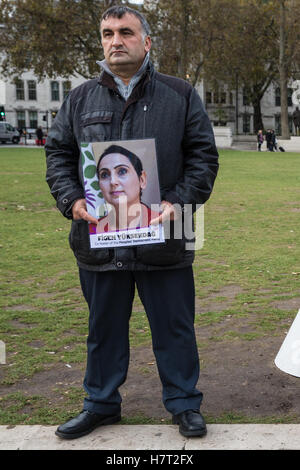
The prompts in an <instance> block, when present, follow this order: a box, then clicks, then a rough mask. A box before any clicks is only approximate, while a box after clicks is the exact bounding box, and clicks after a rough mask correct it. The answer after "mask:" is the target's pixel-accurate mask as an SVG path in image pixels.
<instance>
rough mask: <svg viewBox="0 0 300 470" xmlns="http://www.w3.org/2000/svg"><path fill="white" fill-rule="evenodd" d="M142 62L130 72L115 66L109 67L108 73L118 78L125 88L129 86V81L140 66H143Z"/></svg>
mask: <svg viewBox="0 0 300 470" xmlns="http://www.w3.org/2000/svg"><path fill="white" fill-rule="evenodd" d="M143 62H144V61H142V62H141V63H140V64H139V65H138V66H137V68H136V69H134V70H132V69H130V70H126V69H125V68H124V67H122V66H116V67H114V66H113V67H112V66H109V69H110V71H111V72H112V73H113V74H114V75H116V76H117V77H119V78H120V79H121V80H122V82H123V83H124V84H125V85H126V86H127V85H129V83H130V80H131V79H132V77H133V76H134V75H135V74H136V73H137V72H138V71H139V70H140V68H141V66H142V64H143Z"/></svg>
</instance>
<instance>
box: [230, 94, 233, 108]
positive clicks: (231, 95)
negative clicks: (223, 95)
mask: <svg viewBox="0 0 300 470" xmlns="http://www.w3.org/2000/svg"><path fill="white" fill-rule="evenodd" d="M229 104H230V105H233V93H232V91H231V92H230V93H229Z"/></svg>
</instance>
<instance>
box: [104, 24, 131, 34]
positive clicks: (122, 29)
mask: <svg viewBox="0 0 300 470" xmlns="http://www.w3.org/2000/svg"><path fill="white" fill-rule="evenodd" d="M118 31H119V32H120V33H125V32H127V31H130V32H131V33H132V32H133V30H132V29H131V28H129V27H127V26H124V27H123V28H120V29H118ZM112 32H113V30H112V29H110V28H104V29H103V30H102V34H104V33H112Z"/></svg>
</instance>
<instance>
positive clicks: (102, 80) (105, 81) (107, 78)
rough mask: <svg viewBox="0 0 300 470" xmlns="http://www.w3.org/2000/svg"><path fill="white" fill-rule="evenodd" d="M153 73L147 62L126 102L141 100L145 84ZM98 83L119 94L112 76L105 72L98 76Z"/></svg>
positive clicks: (150, 65)
mask: <svg viewBox="0 0 300 470" xmlns="http://www.w3.org/2000/svg"><path fill="white" fill-rule="evenodd" d="M153 73H154V67H153V64H152V62H150V61H149V63H148V65H147V67H146V70H145V71H144V73H143V74H142V77H141V79H140V80H139V82H138V83H137V84H136V86H135V87H134V89H133V90H132V93H131V95H130V96H129V98H128V101H130V102H132V101H136V100H138V99H139V98H141V97H142V96H143V95H144V91H145V86H146V84H147V83H148V82H149V81H150V79H151V77H152V75H153ZM98 83H99V84H100V85H102V86H104V87H106V88H109V89H110V90H113V91H114V92H116V93H118V94H119V91H118V86H117V84H116V82H115V80H114V78H113V76H112V75H110V74H109V73H107V72H106V71H105V70H103V71H102V72H101V74H100V76H99V79H98Z"/></svg>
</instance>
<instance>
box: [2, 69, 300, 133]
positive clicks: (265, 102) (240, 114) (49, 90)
mask: <svg viewBox="0 0 300 470" xmlns="http://www.w3.org/2000/svg"><path fill="white" fill-rule="evenodd" d="M85 80H86V79H85V78H83V77H80V76H72V77H71V78H69V79H64V78H62V77H57V78H55V79H49V78H47V79H44V80H43V81H38V80H37V78H36V77H35V75H34V74H33V73H32V72H26V73H23V74H22V75H21V76H19V77H15V78H10V79H4V78H2V79H1V78H0V107H4V109H5V120H6V121H7V122H8V123H9V124H11V125H12V126H13V127H15V128H16V129H23V130H24V129H26V130H27V131H28V132H35V129H37V127H40V126H41V127H42V128H43V131H44V133H47V131H48V129H49V128H50V127H51V125H52V123H53V120H54V118H55V116H56V113H57V111H58V110H59V108H60V106H61V105H62V102H63V100H64V98H65V97H66V95H67V94H68V92H69V91H70V90H71V89H73V88H75V87H76V86H78V85H80V84H81V83H83V82H84V81H85ZM197 89H198V91H199V94H200V96H201V98H202V100H203V102H204V105H205V107H206V110H207V112H208V115H209V117H210V120H211V122H212V124H213V125H214V127H216V126H228V127H230V128H231V131H232V135H236V134H239V135H249V134H250V135H251V134H254V123H253V114H254V113H253V107H252V106H250V105H249V102H248V99H247V95H246V93H245V90H243V89H238V91H236V90H230V89H229V88H228V87H227V86H226V85H225V86H223V87H220V88H219V90H217V91H216V90H212V89H210V88H209V86H208V85H207V84H206V83H204V82H201V83H200V84H199V86H198V87H197ZM292 93H293V89H292V88H289V95H288V96H289V98H288V104H289V108H288V111H289V125H290V133H291V135H296V133H295V127H294V124H293V119H292V115H293V112H294V110H295V109H296V105H294V104H293V102H292ZM1 109H2V108H1ZM261 112H262V119H263V123H264V128H265V129H274V130H275V133H276V134H277V135H280V134H281V116H280V114H281V109H280V87H279V85H276V84H274V85H271V86H270V87H269V88H268V90H267V91H266V93H265V95H264V97H263V99H262V101H261Z"/></svg>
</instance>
